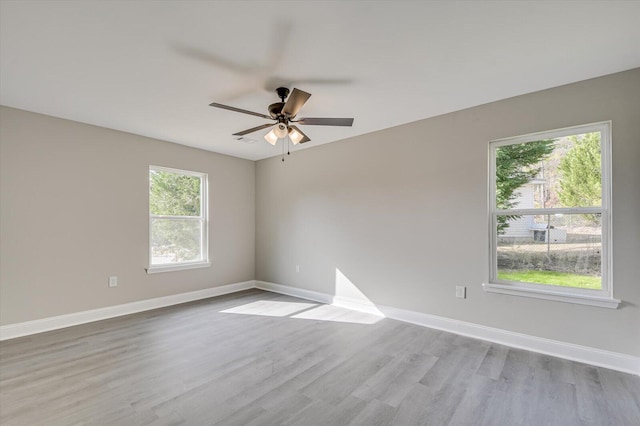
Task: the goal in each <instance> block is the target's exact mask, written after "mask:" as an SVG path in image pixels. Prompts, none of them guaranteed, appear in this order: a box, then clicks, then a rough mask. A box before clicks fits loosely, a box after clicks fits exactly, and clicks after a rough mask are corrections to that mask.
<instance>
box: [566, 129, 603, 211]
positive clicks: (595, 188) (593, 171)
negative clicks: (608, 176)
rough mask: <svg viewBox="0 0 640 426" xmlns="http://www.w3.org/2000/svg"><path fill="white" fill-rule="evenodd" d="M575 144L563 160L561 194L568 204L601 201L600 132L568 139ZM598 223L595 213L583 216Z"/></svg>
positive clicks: (588, 205)
mask: <svg viewBox="0 0 640 426" xmlns="http://www.w3.org/2000/svg"><path fill="white" fill-rule="evenodd" d="M568 139H569V140H570V141H571V142H573V147H572V148H571V149H570V150H569V152H567V154H566V155H565V156H564V157H563V158H562V160H561V161H560V165H559V166H558V169H559V170H560V171H561V173H562V179H561V180H560V188H559V191H558V197H559V199H560V201H561V202H562V204H563V205H564V206H566V207H593V206H600V205H601V204H602V170H601V160H600V132H593V133H587V134H584V135H579V136H578V135H574V136H569V138H568ZM584 216H585V217H586V218H587V219H589V220H590V221H592V222H597V221H598V219H597V218H596V217H592V216H593V215H584Z"/></svg>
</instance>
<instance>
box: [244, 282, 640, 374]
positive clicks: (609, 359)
mask: <svg viewBox="0 0 640 426" xmlns="http://www.w3.org/2000/svg"><path fill="white" fill-rule="evenodd" d="M256 287H257V288H259V289H262V290H268V291H272V292H274V293H281V294H287V295H290V296H295V297H300V298H303V299H308V300H313V301H316V302H321V303H330V304H333V305H336V306H341V307H344V308H348V309H353V310H357V311H361V312H368V313H376V314H380V315H384V316H385V317H387V318H391V319H395V320H399V321H403V322H408V323H411V324H416V325H421V326H423V327H429V328H434V329H437V330H443V331H447V332H450V333H455V334H459V335H462V336H467V337H471V338H474V339H481V340H486V341H489V342H494V343H499V344H501V345H505V346H509V347H513V348H519V349H525V350H528V351H533V352H538V353H542V354H545V355H551V356H555V357H559V358H565V359H569V360H571V361H577V362H583V363H586V364H591V365H596V366H599V367H605V368H610V369H612V370H617V371H623V372H625V373H631V374H635V375H640V357H634V356H631V355H626V354H621V353H618V352H611V351H605V350H602V349H596V348H592V347H589V346H582V345H576V344H573V343H566V342H561V341H558V340H551V339H546V338H543V337H536V336H531V335H528V334H522V333H515V332H513V331H508V330H503V329H500V328H494V327H487V326H484V325H479V324H474V323H470V322H465V321H458V320H454V319H450V318H445V317H440V316H436V315H429V314H423V313H420V312H415V311H409V310H406V309H398V308H392V307H389V306H382V305H375V304H373V303H371V302H369V301H361V300H355V299H348V298H344V297H338V296H333V295H330V294H326V293H319V292H316V291H310V290H303V289H300V288H296V287H290V286H286V285H281V284H274V283H268V282H264V281H256Z"/></svg>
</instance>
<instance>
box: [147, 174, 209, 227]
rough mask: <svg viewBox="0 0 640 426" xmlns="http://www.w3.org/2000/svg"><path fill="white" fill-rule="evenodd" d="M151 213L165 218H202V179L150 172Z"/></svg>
mask: <svg viewBox="0 0 640 426" xmlns="http://www.w3.org/2000/svg"><path fill="white" fill-rule="evenodd" d="M149 184H150V189H149V211H150V212H151V214H157V215H164V216H200V178H199V177H197V176H187V175H181V174H177V173H170V172H160V171H156V170H151V171H150V172H149Z"/></svg>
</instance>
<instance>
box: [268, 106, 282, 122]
mask: <svg viewBox="0 0 640 426" xmlns="http://www.w3.org/2000/svg"><path fill="white" fill-rule="evenodd" d="M282 108H284V102H276V103H275V104H271V105H269V115H270V116H271V117H273V118H274V119H277V118H278V116H279V115H281V113H282Z"/></svg>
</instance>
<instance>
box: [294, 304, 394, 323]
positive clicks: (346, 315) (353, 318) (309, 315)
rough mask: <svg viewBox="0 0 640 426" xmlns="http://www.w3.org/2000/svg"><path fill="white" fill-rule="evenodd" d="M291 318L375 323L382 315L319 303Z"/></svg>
mask: <svg viewBox="0 0 640 426" xmlns="http://www.w3.org/2000/svg"><path fill="white" fill-rule="evenodd" d="M291 318H298V319H309V320H317V321H335V322H349V323H353V324H375V323H377V322H378V321H380V320H381V319H383V317H381V316H379V315H373V314H368V313H364V312H356V311H351V310H349V309H345V308H340V307H337V306H330V305H321V306H318V307H317V308H313V309H309V310H307V311H304V312H300V313H299V314H296V315H292V316H291Z"/></svg>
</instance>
